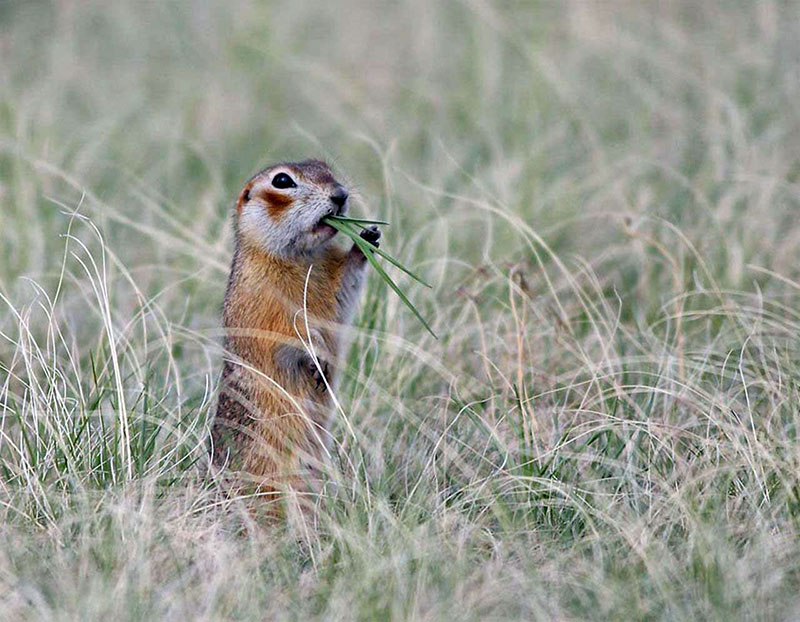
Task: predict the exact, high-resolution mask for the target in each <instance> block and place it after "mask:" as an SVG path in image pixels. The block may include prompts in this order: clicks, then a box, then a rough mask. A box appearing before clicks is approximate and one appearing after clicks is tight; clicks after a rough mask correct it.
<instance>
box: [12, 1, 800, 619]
mask: <svg viewBox="0 0 800 622" xmlns="http://www.w3.org/2000/svg"><path fill="white" fill-rule="evenodd" d="M798 15H800V4H798V3H797V2H795V1H793V0H787V1H781V0H759V1H758V2H748V1H745V0H704V1H703V2H696V1H695V0H671V1H667V2H655V1H646V0H641V1H635V0H629V1H626V2H616V1H607V2H606V1H603V2H601V1H596V2H594V1H591V0H573V1H572V2H569V1H566V0H565V1H564V2H556V1H545V2H533V1H530V2H526V1H525V0H509V1H503V2H489V1H488V0H409V1H407V2H390V1H388V0H381V1H379V2H356V1H355V0H341V1H340V2H330V3H310V2H309V3H306V2H298V1H297V0H295V1H294V2H288V1H286V2H268V3H265V4H258V3H255V2H224V1H222V0H219V1H214V0H209V1H206V2H155V1H144V2H134V1H123V0H119V1H115V2H100V1H99V0H97V1H86V2H81V1H77V0H75V1H68V0H61V1H58V2H45V1H42V0H27V1H23V0H10V1H9V0H6V1H5V2H0V58H2V61H1V62H0V216H1V218H0V309H1V310H0V618H2V619H3V620H78V619H81V620H82V619H96V620H109V619H113V620H117V621H121V620H128V619H130V620H137V619H154V618H164V619H174V620H189V619H191V620H203V619H208V620H217V619H220V620H221V619H287V620H307V619H311V618H321V619H341V620H350V619H359V620H384V619H394V620H405V619H414V620H448V619H452V620H459V621H464V620H481V619H538V620H551V619H564V620H568V619H598V620H600V619H617V620H620V619H647V620H651V619H675V620H688V619H720V620H726V621H727V620H732V619H743V618H747V619H753V620H789V619H800V613H798V612H800V539H799V538H798V536H800V441H798V426H800V310H799V309H800V307H799V306H798V302H800V107H798V101H800V20H798ZM308 156H316V157H323V158H325V159H327V160H329V161H330V162H331V163H332V165H333V166H334V167H335V169H336V170H337V172H338V174H339V175H340V176H341V177H343V178H344V179H346V180H347V181H348V183H349V184H350V185H351V186H352V187H353V188H354V189H355V194H356V195H357V196H356V200H355V204H354V206H353V212H354V213H357V214H359V215H363V216H372V217H376V218H383V219H386V220H389V221H391V223H392V225H391V227H388V228H386V229H385V230H384V243H385V247H386V248H387V249H389V250H390V251H391V252H392V253H393V254H395V255H396V256H397V257H398V258H399V259H400V260H401V261H403V262H404V263H406V264H407V265H409V266H410V267H412V268H413V269H415V270H417V271H418V272H420V273H421V274H423V275H424V276H425V277H426V278H427V279H428V280H429V281H431V282H432V284H433V285H434V288H433V290H432V291H429V290H425V289H423V288H420V287H418V286H416V285H415V284H414V283H413V282H412V281H411V280H409V279H407V278H406V277H404V276H403V275H402V274H397V273H393V275H395V276H397V280H398V283H399V284H400V285H401V286H402V287H404V288H405V290H406V291H407V292H408V293H409V295H410V296H411V298H412V299H413V301H414V303H415V304H416V305H417V306H418V307H419V308H420V310H421V311H422V312H423V314H424V315H425V316H426V317H427V318H429V319H430V321H431V324H432V326H433V328H434V330H435V331H436V332H437V334H438V335H439V340H438V341H437V340H434V339H433V338H432V337H431V336H430V335H429V334H427V333H426V331H425V329H424V328H423V327H422V326H421V325H420V324H419V323H418V322H417V321H416V320H415V318H414V317H413V315H412V314H411V313H410V312H409V311H408V309H407V308H405V307H404V306H403V305H402V303H401V302H400V300H399V299H398V298H397V297H396V296H394V295H393V294H392V293H391V292H390V291H389V290H388V289H387V288H386V287H385V286H384V285H382V284H381V282H380V280H379V279H378V278H377V277H376V276H375V275H373V276H372V277H371V280H370V282H369V286H368V291H367V293H366V296H365V298H364V304H363V306H362V308H361V312H360V314H359V315H358V317H357V319H356V326H357V329H358V330H357V334H356V336H355V339H354V343H353V347H352V349H351V351H350V353H349V357H348V366H347V373H346V377H345V378H344V381H343V382H342V384H341V386H340V387H339V391H338V395H337V397H338V400H339V403H340V405H341V409H340V410H339V411H338V413H337V415H336V417H335V424H334V427H335V437H336V438H337V439H338V443H337V446H336V447H335V460H334V468H333V469H332V471H331V473H330V477H331V478H332V479H333V480H336V483H337V486H336V487H335V488H331V489H330V491H329V493H330V494H329V495H328V497H327V498H325V499H324V500H321V501H320V510H319V512H320V519H321V525H320V526H319V528H318V529H315V530H306V531H302V530H301V531H298V530H297V529H296V528H294V527H289V526H284V527H276V528H272V529H267V530H264V529H257V528H254V526H253V525H252V524H251V523H250V519H249V515H248V513H247V512H246V511H245V510H243V507H242V502H241V500H229V499H227V498H226V497H225V495H224V494H222V493H221V492H220V491H219V490H218V488H217V487H215V485H214V484H213V482H211V481H209V480H208V479H207V478H206V477H205V476H204V474H203V467H202V462H203V457H204V455H205V446H206V443H207V439H208V426H209V417H210V416H211V415H212V414H213V411H214V405H215V400H216V394H215V391H216V385H217V382H218V376H219V371H220V361H221V355H222V354H221V346H220V342H221V340H220V337H221V331H220V328H219V323H220V309H221V301H222V294H223V291H224V285H225V280H226V277H227V270H228V266H229V261H230V252H231V248H232V239H231V236H232V233H231V226H230V209H231V206H232V203H233V201H234V199H235V197H236V195H237V193H238V191H239V190H240V188H241V186H242V184H243V182H244V180H246V179H247V177H248V176H249V175H251V174H252V173H254V172H255V171H257V170H258V169H259V168H260V167H263V166H264V165H266V164H268V163H270V162H273V161H276V160H285V159H293V158H300V157H308Z"/></svg>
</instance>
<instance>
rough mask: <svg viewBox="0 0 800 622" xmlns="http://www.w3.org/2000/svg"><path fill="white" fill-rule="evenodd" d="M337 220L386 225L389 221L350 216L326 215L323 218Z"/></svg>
mask: <svg viewBox="0 0 800 622" xmlns="http://www.w3.org/2000/svg"><path fill="white" fill-rule="evenodd" d="M327 219H330V220H338V221H339V222H352V223H356V224H359V225H386V226H387V227H388V226H389V223H388V222H386V221H385V220H370V219H369V218H353V217H350V216H327V217H326V218H325V220H327Z"/></svg>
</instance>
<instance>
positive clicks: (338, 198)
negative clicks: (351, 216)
mask: <svg viewBox="0 0 800 622" xmlns="http://www.w3.org/2000/svg"><path fill="white" fill-rule="evenodd" d="M348 196H350V195H348V194H347V190H345V189H344V188H342V187H341V186H337V188H336V189H335V190H334V191H333V193H332V194H331V201H333V204H334V205H335V206H336V207H338V208H340V209H341V208H342V207H343V206H344V203H345V201H347V197H348Z"/></svg>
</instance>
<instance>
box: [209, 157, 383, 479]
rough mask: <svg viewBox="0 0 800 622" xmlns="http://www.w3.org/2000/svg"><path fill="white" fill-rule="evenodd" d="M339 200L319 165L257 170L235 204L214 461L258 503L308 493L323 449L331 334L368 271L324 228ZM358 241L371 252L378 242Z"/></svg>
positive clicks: (337, 188)
mask: <svg viewBox="0 0 800 622" xmlns="http://www.w3.org/2000/svg"><path fill="white" fill-rule="evenodd" d="M347 199H348V193H347V190H346V189H345V188H344V186H342V185H341V184H340V183H338V182H337V181H336V179H335V178H334V176H333V174H332V173H331V170H330V168H329V167H328V166H327V165H326V164H325V163H324V162H321V161H319V160H306V161H304V162H291V163H283V164H276V165H274V166H270V167H268V168H266V169H264V170H263V171H261V172H260V173H258V174H257V175H255V176H254V177H252V178H251V179H250V180H249V181H248V182H247V184H246V185H245V187H244V189H243V190H242V192H241V194H240V195H239V199H238V201H237V202H236V212H235V217H234V229H235V250H234V254H233V263H232V266H231V273H230V278H229V280H228V287H227V291H226V293H225V303H224V308H223V324H224V327H225V332H226V337H225V350H226V357H225V359H226V360H225V363H224V367H223V371H222V379H221V386H220V394H219V402H218V406H217V414H216V418H215V421H214V424H213V426H212V443H213V450H212V460H213V462H214V464H215V465H216V466H217V467H226V468H227V469H228V470H229V471H234V472H237V473H239V474H241V475H246V477H247V478H248V479H250V480H251V481H252V482H253V483H254V484H255V485H256V486H257V488H258V490H259V491H262V492H267V493H270V492H273V491H274V492H278V491H280V490H284V489H286V488H290V489H293V490H296V489H298V487H300V488H301V489H303V490H307V486H308V483H309V481H310V480H314V479H315V478H316V476H317V475H318V468H319V466H320V464H321V463H324V461H325V455H326V453H327V449H328V448H329V446H330V443H329V440H330V439H329V429H328V428H329V419H330V415H331V412H332V400H331V396H330V393H329V387H330V388H332V387H334V386H336V381H337V377H338V375H339V374H338V371H337V367H338V363H339V359H340V355H341V354H342V349H343V335H342V331H341V330H340V329H341V328H342V327H343V326H344V325H347V324H349V323H350V321H351V320H352V316H353V314H354V311H355V307H356V303H357V301H358V297H359V293H360V291H361V289H362V287H363V283H364V273H365V267H366V257H365V256H364V254H363V253H362V252H361V250H359V248H358V247H357V246H356V245H352V247H351V248H349V250H345V249H342V248H340V247H339V246H338V245H337V244H336V243H335V242H334V241H333V238H334V236H335V235H336V230H335V229H334V228H333V227H331V226H330V225H328V224H325V223H323V222H322V219H323V218H325V217H326V216H330V215H343V214H345V213H346V211H347V207H348V200H347ZM361 237H362V238H364V239H365V240H367V241H368V242H370V243H372V244H374V245H375V246H377V245H378V239H379V238H380V231H379V230H378V228H377V227H370V228H367V229H364V230H362V231H361ZM309 350H312V351H314V352H315V354H316V359H317V360H316V361H315V360H314V358H315V357H313V356H312V355H311V354H310V352H309Z"/></svg>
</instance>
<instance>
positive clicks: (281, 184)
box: [272, 173, 297, 188]
mask: <svg viewBox="0 0 800 622" xmlns="http://www.w3.org/2000/svg"><path fill="white" fill-rule="evenodd" d="M272 185H273V186H275V187H276V188H297V184H296V183H294V180H293V179H292V178H291V177H289V176H288V175H287V174H286V173H278V174H277V175H275V177H273V178H272Z"/></svg>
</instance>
